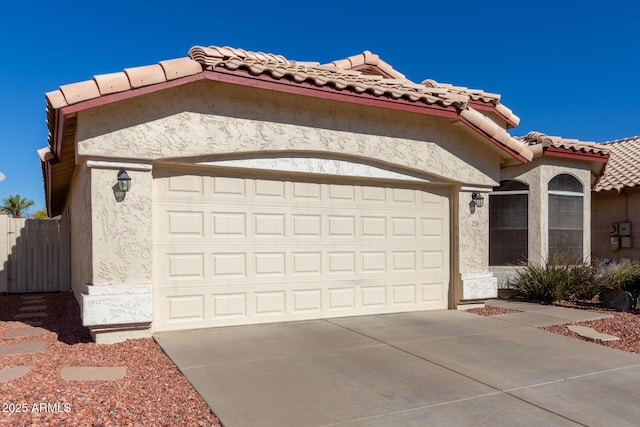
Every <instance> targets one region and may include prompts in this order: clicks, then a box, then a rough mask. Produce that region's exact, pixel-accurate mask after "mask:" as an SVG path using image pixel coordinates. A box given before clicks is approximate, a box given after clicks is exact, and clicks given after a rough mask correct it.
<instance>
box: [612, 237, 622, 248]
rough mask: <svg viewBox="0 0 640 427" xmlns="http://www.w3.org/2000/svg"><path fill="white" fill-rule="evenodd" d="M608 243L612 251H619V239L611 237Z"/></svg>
mask: <svg viewBox="0 0 640 427" xmlns="http://www.w3.org/2000/svg"><path fill="white" fill-rule="evenodd" d="M610 242H611V243H610V244H611V250H612V251H617V250H618V249H620V237H618V236H613V237H611V239H610Z"/></svg>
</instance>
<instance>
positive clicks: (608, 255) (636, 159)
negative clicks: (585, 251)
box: [591, 136, 640, 261]
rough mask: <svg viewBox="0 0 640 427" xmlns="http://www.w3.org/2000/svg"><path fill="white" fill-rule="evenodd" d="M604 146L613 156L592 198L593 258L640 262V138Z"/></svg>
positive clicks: (612, 142) (621, 140)
mask: <svg viewBox="0 0 640 427" xmlns="http://www.w3.org/2000/svg"><path fill="white" fill-rule="evenodd" d="M602 145H603V146H604V147H607V148H609V150H610V151H611V154H610V159H609V162H608V163H607V167H606V169H605V171H604V175H603V176H602V178H601V179H600V180H599V181H598V183H597V184H596V186H595V187H594V191H593V194H592V196H591V210H592V220H591V235H592V240H593V256H595V257H596V258H598V259H600V260H603V261H605V260H610V261H614V260H621V259H633V260H640V223H638V220H639V219H640V137H638V136H635V137H632V138H624V139H620V140H616V141H610V142H606V143H604V144H602ZM634 222H635V223H636V224H635V227H634V226H633V223H634Z"/></svg>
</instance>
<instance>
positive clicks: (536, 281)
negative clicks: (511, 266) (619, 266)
mask: <svg viewBox="0 0 640 427" xmlns="http://www.w3.org/2000/svg"><path fill="white" fill-rule="evenodd" d="M522 267H523V268H522V269H520V270H518V272H517V273H516V275H515V276H514V277H513V278H512V279H510V280H509V285H510V287H511V288H512V289H513V290H514V294H515V295H516V296H519V297H521V298H524V299H526V300H528V301H536V302H543V303H546V304H549V303H552V302H554V301H558V300H562V299H570V300H577V299H591V298H593V297H594V296H595V295H596V294H597V293H598V291H599V281H600V269H599V268H598V267H597V266H596V265H594V264H592V263H591V262H590V261H586V260H585V261H583V260H577V261H575V260H574V261H569V260H567V259H566V258H562V257H559V256H553V257H551V258H549V259H548V260H547V262H544V263H534V262H529V263H528V264H524V265H523V266H522Z"/></svg>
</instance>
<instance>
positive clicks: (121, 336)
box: [80, 284, 153, 343]
mask: <svg viewBox="0 0 640 427" xmlns="http://www.w3.org/2000/svg"><path fill="white" fill-rule="evenodd" d="M80 307H81V309H82V325H83V326H87V327H88V328H89V330H90V331H91V336H92V337H93V339H94V340H95V341H96V342H104V343H107V342H119V341H124V340H126V339H129V338H142V337H148V336H151V322H152V321H153V297H152V294H151V284H135V285H101V286H94V285H87V290H86V291H85V292H83V293H82V294H81V303H80Z"/></svg>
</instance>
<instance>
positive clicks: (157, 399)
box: [0, 293, 220, 427]
mask: <svg viewBox="0 0 640 427" xmlns="http://www.w3.org/2000/svg"><path fill="white" fill-rule="evenodd" d="M44 297H45V300H46V306H47V317H46V318H42V319H38V320H40V321H42V323H43V325H41V326H40V327H41V328H44V329H46V330H47V332H46V333H44V334H43V335H39V336H36V337H29V338H18V339H12V340H10V341H9V340H4V341H2V343H1V344H8V343H19V342H35V341H42V342H44V343H45V349H46V352H45V353H30V354H20V355H5V356H0V369H6V368H10V367H15V366H32V369H31V371H30V372H28V373H27V374H26V375H24V376H22V377H20V378H17V379H14V380H11V381H8V382H5V383H0V396H2V399H1V401H0V405H2V407H0V410H1V411H2V413H1V414H0V425H7V426H8V425H11V426H16V427H18V426H58V425H65V426H105V427H106V426H122V425H126V426H141V427H142V426H144V427H147V426H219V425H220V423H219V422H218V420H217V419H216V418H215V416H214V415H213V414H212V412H211V410H210V409H209V407H208V406H207V404H206V403H205V402H204V400H203V399H202V398H201V397H200V395H198V394H197V393H196V391H195V390H194V389H193V387H192V386H191V384H189V382H188V381H187V380H186V378H185V377H184V376H183V375H182V374H181V373H180V372H179V371H178V369H177V368H176V366H175V365H174V364H173V363H172V362H171V360H169V358H168V357H167V356H166V355H165V354H164V353H163V352H162V350H161V349H160V347H159V346H158V345H157V344H156V343H155V342H154V341H153V339H151V338H145V339H133V340H128V341H126V342H123V343H119V344H110V345H104V344H96V343H94V342H93V341H92V340H91V337H90V335H89V332H88V330H87V329H86V328H84V327H83V326H82V324H81V320H80V313H79V307H78V304H77V302H76V301H75V299H74V297H73V295H72V294H70V293H59V294H45V295H44ZM22 305H23V300H22V299H21V298H20V296H16V295H10V296H0V337H2V336H3V333H4V331H6V330H7V325H6V324H5V322H9V321H13V316H14V315H15V314H16V313H17V312H18V309H19V308H20V307H21V306H22ZM71 366H103V367H107V366H126V368H127V374H126V376H125V377H124V378H122V379H119V380H113V381H66V380H64V379H62V377H61V376H60V371H61V369H62V368H63V367H71ZM42 404H44V405H42ZM16 409H24V410H25V411H24V412H13V413H11V412H12V411H15V410H16Z"/></svg>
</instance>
